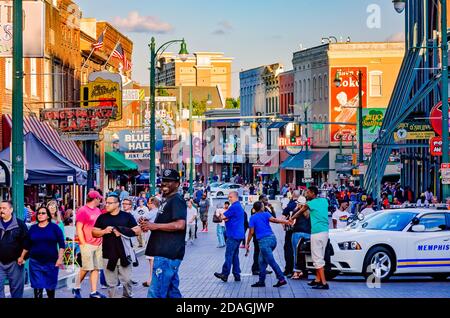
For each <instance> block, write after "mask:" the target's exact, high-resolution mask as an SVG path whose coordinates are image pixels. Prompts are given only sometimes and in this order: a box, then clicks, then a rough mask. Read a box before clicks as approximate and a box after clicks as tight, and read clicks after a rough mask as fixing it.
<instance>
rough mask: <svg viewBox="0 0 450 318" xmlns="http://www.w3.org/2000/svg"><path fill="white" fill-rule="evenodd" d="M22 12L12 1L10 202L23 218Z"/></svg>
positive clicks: (17, 1) (17, 4) (19, 2)
mask: <svg viewBox="0 0 450 318" xmlns="http://www.w3.org/2000/svg"><path fill="white" fill-rule="evenodd" d="M22 30H23V14H22V0H14V2H13V97H12V99H13V105H12V145H11V164H12V202H13V209H14V213H16V216H17V217H18V218H19V219H22V220H24V219H25V215H24V203H25V200H24V172H25V171H24V170H25V169H24V160H25V159H24V157H23V156H24V151H23V147H24V143H23V33H22Z"/></svg>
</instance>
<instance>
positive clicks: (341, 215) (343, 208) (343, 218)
mask: <svg viewBox="0 0 450 318" xmlns="http://www.w3.org/2000/svg"><path fill="white" fill-rule="evenodd" d="M348 207H349V204H348V202H347V201H339V209H337V210H336V212H334V213H333V216H332V217H331V219H332V220H333V229H343V228H345V227H346V226H347V221H348V218H349V217H350V213H349V212H348V211H347V210H348Z"/></svg>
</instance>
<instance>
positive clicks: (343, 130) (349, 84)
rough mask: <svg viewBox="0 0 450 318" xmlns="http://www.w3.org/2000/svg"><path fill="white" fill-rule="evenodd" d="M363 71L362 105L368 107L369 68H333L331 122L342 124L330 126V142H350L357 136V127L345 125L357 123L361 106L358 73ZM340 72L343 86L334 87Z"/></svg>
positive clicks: (331, 78) (331, 75) (331, 79)
mask: <svg viewBox="0 0 450 318" xmlns="http://www.w3.org/2000/svg"><path fill="white" fill-rule="evenodd" d="M359 70H360V71H362V78H363V81H362V83H361V87H362V95H363V99H362V105H363V108H366V107H367V68H366V67H332V68H331V73H330V87H331V89H330V91H331V96H330V121H331V122H339V123H341V124H333V125H330V142H331V143H339V141H340V140H341V137H340V136H342V141H344V142H350V141H351V140H352V137H351V136H352V135H355V134H356V126H352V125H346V124H345V123H347V122H348V123H356V122H357V117H356V116H357V112H358V105H359V96H358V93H359V83H358V71H359ZM337 72H339V76H340V79H341V86H340V87H336V85H334V78H335V77H336V73H337Z"/></svg>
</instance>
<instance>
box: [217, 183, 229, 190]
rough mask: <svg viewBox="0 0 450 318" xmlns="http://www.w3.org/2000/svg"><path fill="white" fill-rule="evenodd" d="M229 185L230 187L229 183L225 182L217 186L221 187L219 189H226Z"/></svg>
mask: <svg viewBox="0 0 450 318" xmlns="http://www.w3.org/2000/svg"><path fill="white" fill-rule="evenodd" d="M229 187H230V185H229V184H226V183H225V184H222V185H221V186H219V188H221V189H228V188H229Z"/></svg>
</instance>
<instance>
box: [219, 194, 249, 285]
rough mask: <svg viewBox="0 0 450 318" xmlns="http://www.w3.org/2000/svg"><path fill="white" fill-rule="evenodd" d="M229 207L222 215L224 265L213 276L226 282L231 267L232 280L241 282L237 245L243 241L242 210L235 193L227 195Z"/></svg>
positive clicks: (237, 195)
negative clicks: (223, 223)
mask: <svg viewBox="0 0 450 318" xmlns="http://www.w3.org/2000/svg"><path fill="white" fill-rule="evenodd" d="M228 201H229V202H230V204H231V205H230V207H229V208H228V210H227V211H226V212H225V213H224V221H225V227H226V233H227V241H226V250H225V263H224V264H223V267H222V272H221V273H214V276H216V277H217V278H219V279H221V280H222V281H224V282H226V281H227V280H228V275H230V272H231V266H233V275H234V280H235V281H237V282H240V281H241V269H240V267H239V244H240V243H241V241H242V240H244V239H245V232H244V209H243V208H242V206H241V204H240V203H239V194H238V193H237V192H236V191H233V192H231V193H230V194H229V195H228Z"/></svg>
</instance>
